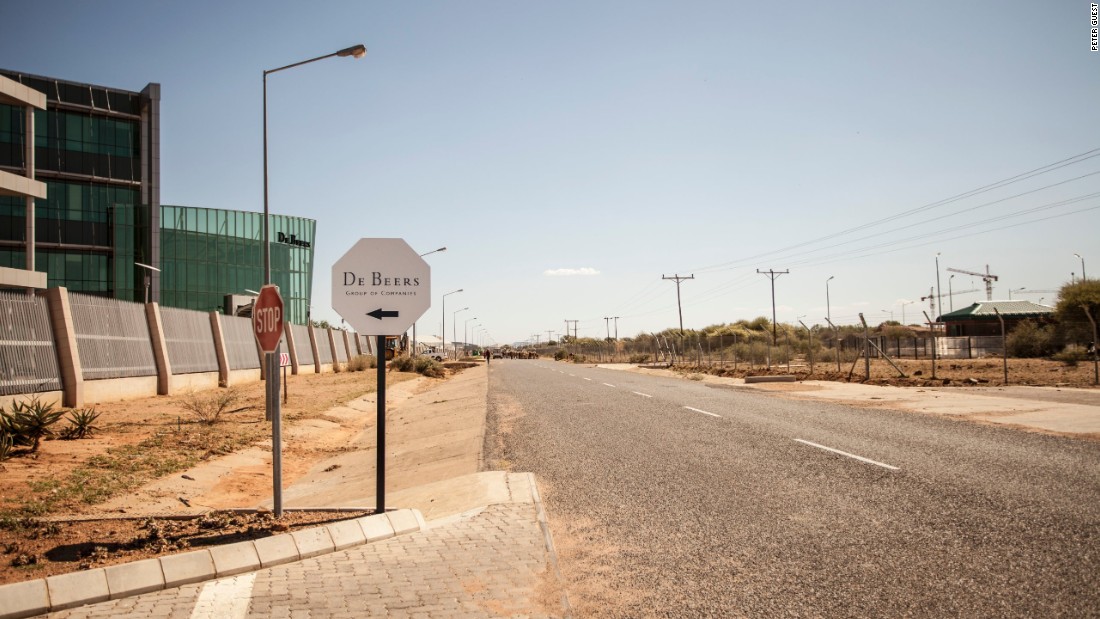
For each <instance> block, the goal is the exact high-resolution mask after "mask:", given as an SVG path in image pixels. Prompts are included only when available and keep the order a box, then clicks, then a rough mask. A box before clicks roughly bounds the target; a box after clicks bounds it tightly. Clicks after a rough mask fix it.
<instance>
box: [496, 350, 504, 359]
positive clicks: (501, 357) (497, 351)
mask: <svg viewBox="0 0 1100 619" xmlns="http://www.w3.org/2000/svg"><path fill="white" fill-rule="evenodd" d="M493 358H494V359H503V358H504V353H502V352H500V351H499V350H494V351H493Z"/></svg>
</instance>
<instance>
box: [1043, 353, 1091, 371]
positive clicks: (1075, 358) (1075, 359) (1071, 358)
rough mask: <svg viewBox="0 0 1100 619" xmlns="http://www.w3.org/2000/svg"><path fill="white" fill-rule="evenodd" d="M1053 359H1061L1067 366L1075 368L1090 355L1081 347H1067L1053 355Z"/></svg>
mask: <svg viewBox="0 0 1100 619" xmlns="http://www.w3.org/2000/svg"><path fill="white" fill-rule="evenodd" d="M1051 359H1054V360H1055V361H1061V362H1062V363H1064V364H1066V367H1069V368H1075V367H1077V364H1078V363H1080V362H1082V361H1084V360H1086V359H1088V356H1087V355H1086V354H1085V351H1083V350H1081V349H1080V348H1067V349H1065V350H1063V351H1062V352H1060V353H1058V354H1056V355H1052V356H1051Z"/></svg>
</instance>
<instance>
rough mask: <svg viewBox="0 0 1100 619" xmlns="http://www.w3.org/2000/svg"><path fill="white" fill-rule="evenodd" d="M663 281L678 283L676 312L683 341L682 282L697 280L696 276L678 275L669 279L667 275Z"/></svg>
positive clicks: (662, 277) (663, 277)
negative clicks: (678, 316) (668, 280)
mask: <svg viewBox="0 0 1100 619" xmlns="http://www.w3.org/2000/svg"><path fill="white" fill-rule="evenodd" d="M661 279H670V280H672V281H674V282H676V311H677V312H678V313H679V315H680V339H681V340H682V339H683V337H684V309H683V306H682V305H680V282H682V281H684V280H686V279H695V275H694V274H692V275H680V274H676V275H673V276H672V277H669V276H667V275H662V276H661Z"/></svg>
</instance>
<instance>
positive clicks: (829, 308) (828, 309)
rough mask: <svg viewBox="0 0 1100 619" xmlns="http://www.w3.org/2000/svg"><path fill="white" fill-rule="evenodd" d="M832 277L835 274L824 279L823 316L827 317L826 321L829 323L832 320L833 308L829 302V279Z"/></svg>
mask: <svg viewBox="0 0 1100 619" xmlns="http://www.w3.org/2000/svg"><path fill="white" fill-rule="evenodd" d="M834 277H836V276H835V275H830V276H829V279H827V280H825V316H826V318H828V319H829V321H828V322H829V323H830V324H831V323H832V321H833V310H832V305H831V304H830V303H829V280H831V279H833V278H834Z"/></svg>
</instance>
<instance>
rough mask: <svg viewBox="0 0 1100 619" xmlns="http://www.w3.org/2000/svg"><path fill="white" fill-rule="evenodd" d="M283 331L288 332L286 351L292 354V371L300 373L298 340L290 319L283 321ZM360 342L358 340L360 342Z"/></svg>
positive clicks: (292, 372)
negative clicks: (295, 337)
mask: <svg viewBox="0 0 1100 619" xmlns="http://www.w3.org/2000/svg"><path fill="white" fill-rule="evenodd" d="M283 333H285V334H286V351H287V353H288V354H289V355H290V373H291V374H292V375H294V376H297V375H298V342H295V341H294V330H293V329H291V328H290V321H289V320H288V321H286V322H284V323H283ZM358 343H359V342H356V344H358Z"/></svg>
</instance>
